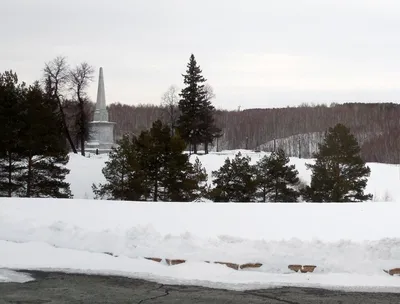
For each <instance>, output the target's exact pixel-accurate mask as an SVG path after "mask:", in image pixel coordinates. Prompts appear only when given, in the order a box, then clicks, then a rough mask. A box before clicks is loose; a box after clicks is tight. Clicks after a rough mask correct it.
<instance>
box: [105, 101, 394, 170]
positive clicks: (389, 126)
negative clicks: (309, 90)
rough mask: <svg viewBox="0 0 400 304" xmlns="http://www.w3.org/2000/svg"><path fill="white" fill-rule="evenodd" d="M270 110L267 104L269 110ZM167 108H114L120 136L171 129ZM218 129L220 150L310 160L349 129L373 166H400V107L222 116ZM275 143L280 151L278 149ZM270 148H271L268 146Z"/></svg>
mask: <svg viewBox="0 0 400 304" xmlns="http://www.w3.org/2000/svg"><path fill="white" fill-rule="evenodd" d="M266 106H267V104H266ZM164 112H165V107H164V105H161V106H155V105H136V106H130V105H122V104H111V105H110V106H109V113H110V119H112V121H115V122H117V125H116V136H117V137H121V136H122V134H125V133H126V132H138V133H139V132H140V131H142V130H145V129H148V128H150V126H151V123H152V122H153V121H154V120H156V119H161V120H162V121H163V122H166V123H169V120H168V118H167V117H168V116H167V115H164ZM214 117H215V124H216V126H217V127H218V128H219V129H221V130H222V131H221V134H222V136H221V137H220V138H218V140H216V141H214V146H213V147H212V148H213V149H214V150H216V149H217V145H216V144H217V143H218V145H219V150H222V149H224V150H232V149H245V148H246V147H247V148H248V149H256V148H261V150H263V151H273V150H274V146H275V148H282V149H283V150H284V151H285V153H286V154H287V155H288V156H295V157H299V156H300V157H302V158H310V157H312V154H313V153H314V152H316V151H317V148H318V143H321V142H322V140H323V138H324V132H325V130H327V129H328V128H329V127H331V126H334V125H336V124H337V123H342V124H344V125H345V126H347V127H349V128H350V129H351V131H352V133H353V134H354V136H355V137H356V138H357V140H358V143H359V145H360V147H361V157H362V158H363V159H364V160H365V161H367V162H380V163H394V164H396V163H400V141H398V140H397V138H399V136H400V119H398V118H399V117H400V105H399V104H393V103H367V104H365V103H345V104H333V105H330V106H326V105H325V106H324V105H315V106H305V105H303V106H299V107H287V108H274V109H248V110H241V111H238V110H233V111H232V110H230V111H228V110H220V109H217V110H216V112H215V116H214ZM274 141H275V145H274ZM265 143H268V144H265Z"/></svg>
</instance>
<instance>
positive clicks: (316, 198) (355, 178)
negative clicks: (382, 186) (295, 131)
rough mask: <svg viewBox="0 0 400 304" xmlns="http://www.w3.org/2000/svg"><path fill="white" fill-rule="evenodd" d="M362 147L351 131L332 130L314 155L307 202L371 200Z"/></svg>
mask: <svg viewBox="0 0 400 304" xmlns="http://www.w3.org/2000/svg"><path fill="white" fill-rule="evenodd" d="M360 150H361V149H360V146H359V145H358V143H357V140H356V138H355V137H354V135H353V134H351V133H350V129H349V128H347V127H345V126H344V125H342V124H337V125H336V126H335V127H334V128H329V130H328V132H327V134H326V137H325V139H324V141H323V143H322V144H319V151H318V152H317V153H316V154H315V155H314V157H315V158H316V161H315V164H314V165H308V168H309V169H311V170H312V177H311V185H310V186H308V187H306V189H305V191H304V195H303V196H304V198H305V199H306V200H308V201H312V202H360V201H366V200H370V199H372V195H370V194H364V189H365V187H366V185H367V177H368V176H369V174H370V169H369V167H367V166H366V164H365V162H364V161H363V160H362V158H361V156H360Z"/></svg>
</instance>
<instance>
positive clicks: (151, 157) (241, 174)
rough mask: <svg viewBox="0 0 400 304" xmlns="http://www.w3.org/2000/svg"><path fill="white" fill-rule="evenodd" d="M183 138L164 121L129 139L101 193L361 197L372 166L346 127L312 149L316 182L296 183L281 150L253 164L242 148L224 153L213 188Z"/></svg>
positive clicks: (156, 197) (188, 197)
mask: <svg viewBox="0 0 400 304" xmlns="http://www.w3.org/2000/svg"><path fill="white" fill-rule="evenodd" d="M185 146H186V144H185V142H184V140H183V139H182V138H181V137H180V136H179V134H173V133H172V132H171V128H170V127H169V126H168V125H165V124H163V123H162V122H161V121H159V120H158V121H156V122H155V123H153V126H152V128H151V129H150V130H149V131H142V132H141V133H140V135H139V136H132V137H128V136H125V137H124V138H123V139H122V140H121V141H120V145H119V147H118V148H115V149H114V150H113V152H112V153H111V154H110V160H109V161H108V162H107V163H106V167H105V168H104V169H103V174H104V176H105V177H106V180H107V183H105V184H100V185H98V186H96V185H93V190H94V192H95V194H96V195H97V197H99V198H108V199H117V200H153V201H178V202H187V201H193V200H195V199H198V198H202V197H205V198H209V199H211V200H213V201H214V202H297V201H299V200H300V198H302V200H304V201H310V202H360V201H365V200H370V199H371V198H372V196H371V195H370V194H365V193H364V189H365V187H366V184H367V177H368V176H369V174H370V169H369V168H368V167H367V166H366V165H365V162H364V161H363V160H362V158H361V156H360V147H359V145H358V143H357V140H356V138H355V137H354V135H353V134H351V133H350V130H349V129H348V128H347V127H345V126H344V125H342V124H337V125H336V126H335V127H334V128H329V130H328V132H327V133H326V137H325V139H324V141H323V143H321V144H320V145H319V150H318V152H317V153H315V155H314V157H315V158H316V161H315V163H314V164H309V165H307V166H308V168H309V169H311V171H312V177H311V184H310V185H305V184H304V183H302V182H301V181H300V180H299V177H298V171H297V170H296V168H295V166H294V165H290V164H289V158H288V157H287V156H286V155H285V152H284V151H283V150H282V149H278V150H277V151H276V152H272V153H271V154H270V155H268V156H267V155H266V156H264V157H263V158H261V159H260V160H259V161H258V162H257V163H255V164H251V159H250V157H249V156H243V155H242V154H241V153H238V154H236V155H235V157H234V158H233V159H229V158H227V159H226V160H225V163H224V164H223V165H222V166H221V168H220V169H219V170H217V171H213V172H212V177H213V180H212V186H211V185H207V174H206V171H205V169H204V168H202V166H201V163H200V161H199V159H198V158H196V161H195V163H194V164H191V163H190V162H189V155H188V154H187V153H184V150H185Z"/></svg>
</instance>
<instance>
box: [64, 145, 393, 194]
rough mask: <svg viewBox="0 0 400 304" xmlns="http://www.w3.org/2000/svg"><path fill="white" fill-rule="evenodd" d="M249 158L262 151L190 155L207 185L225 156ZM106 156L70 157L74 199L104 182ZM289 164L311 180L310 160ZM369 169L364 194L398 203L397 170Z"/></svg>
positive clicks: (379, 166) (254, 158)
mask: <svg viewBox="0 0 400 304" xmlns="http://www.w3.org/2000/svg"><path fill="white" fill-rule="evenodd" d="M238 152H241V153H242V154H243V155H249V156H250V157H251V160H252V163H256V162H257V161H258V160H259V159H261V158H262V157H263V156H264V155H268V153H266V152H260V153H256V152H252V151H247V150H232V151H222V152H212V153H210V154H208V155H199V156H195V155H192V156H191V158H190V159H191V161H193V162H194V160H195V158H196V157H199V159H200V161H201V163H202V164H203V166H204V167H205V168H206V170H207V173H208V175H209V176H208V178H209V182H210V183H211V181H212V177H211V172H212V171H214V170H218V169H219V168H220V167H221V166H222V165H223V163H224V161H225V159H226V158H227V157H230V158H233V157H234V156H235V154H236V153H238ZM107 159H108V158H107V155H105V154H104V155H90V157H82V156H80V155H75V154H70V161H69V164H68V168H69V169H71V172H70V174H69V175H68V176H67V181H68V182H69V183H70V184H71V190H72V193H73V194H74V198H78V199H79V198H89V199H90V198H93V191H92V184H93V183H95V184H98V183H103V182H105V179H104V176H103V174H102V173H101V170H102V168H103V167H104V164H105V162H106V161H107ZM290 162H291V164H294V165H295V166H296V169H297V170H298V171H299V176H300V179H301V180H303V181H304V182H306V183H309V182H310V180H311V171H310V170H307V169H306V164H307V163H312V162H313V160H311V159H299V158H296V157H292V158H290ZM368 166H369V167H370V168H371V176H370V178H369V180H368V185H367V189H366V191H367V192H368V193H371V194H373V195H374V199H373V200H374V201H398V202H400V167H399V166H398V165H391V164H378V163H368Z"/></svg>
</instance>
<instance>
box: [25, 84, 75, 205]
mask: <svg viewBox="0 0 400 304" xmlns="http://www.w3.org/2000/svg"><path fill="white" fill-rule="evenodd" d="M25 96H26V98H25V115H24V116H23V124H24V126H23V128H22V129H21V132H20V136H19V140H20V143H19V146H20V148H21V150H22V151H21V154H20V155H21V158H22V160H23V163H24V164H25V168H24V173H23V174H22V175H21V176H20V177H19V181H20V182H21V183H22V184H23V187H22V188H20V189H19V193H20V195H22V196H26V197H57V198H70V197H72V195H71V191H70V188H69V184H68V183H67V182H65V176H66V175H67V174H68V173H69V170H68V169H67V168H65V165H66V164H67V163H68V160H69V158H68V153H67V147H66V143H65V140H64V136H63V128H62V122H61V120H60V116H59V115H58V110H57V107H56V105H55V104H54V103H53V101H52V100H51V99H49V98H48V95H46V93H44V92H43V91H42V89H41V88H40V86H39V84H38V83H37V82H36V83H35V84H34V85H33V86H30V87H29V89H28V90H26V93H25Z"/></svg>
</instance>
